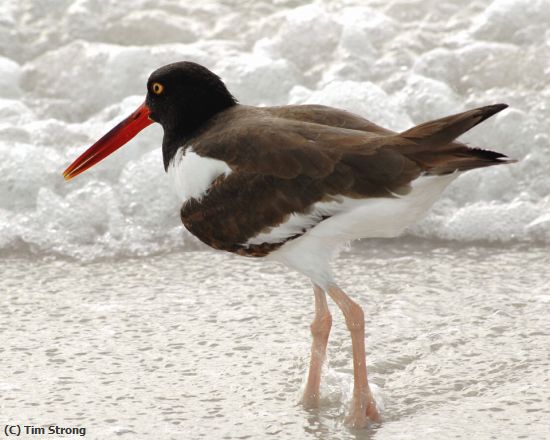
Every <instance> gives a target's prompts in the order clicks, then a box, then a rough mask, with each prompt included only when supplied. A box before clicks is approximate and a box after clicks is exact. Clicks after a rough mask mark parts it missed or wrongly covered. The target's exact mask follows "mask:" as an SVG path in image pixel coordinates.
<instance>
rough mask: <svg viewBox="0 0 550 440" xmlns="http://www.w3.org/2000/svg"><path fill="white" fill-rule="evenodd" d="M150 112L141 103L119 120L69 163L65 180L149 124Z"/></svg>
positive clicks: (101, 157)
mask: <svg viewBox="0 0 550 440" xmlns="http://www.w3.org/2000/svg"><path fill="white" fill-rule="evenodd" d="M150 113H151V111H150V110H149V107H147V105H146V104H145V103H143V104H141V105H140V106H139V107H138V108H137V110H136V111H135V112H134V113H132V114H131V115H130V116H128V117H127V118H126V119H124V120H123V121H122V122H120V123H119V124H118V125H117V126H116V127H114V128H113V129H112V130H111V131H109V133H107V134H106V135H105V136H103V137H102V138H101V139H100V140H98V141H97V142H96V143H95V144H93V145H92V146H91V147H90V148H88V149H87V150H86V151H85V152H84V153H82V155H80V157H78V159H76V160H75V161H74V162H73V163H72V164H71V165H69V167H68V168H67V169H66V170H65V171H64V172H63V177H64V178H65V180H70V179H72V178H73V177H75V176H78V175H79V174H80V173H83V172H84V171H86V170H87V169H88V168H91V167H92V166H94V165H95V164H96V163H98V162H100V161H102V160H103V159H105V158H106V157H107V156H108V155H109V154H111V153H113V152H114V151H116V150H118V149H119V148H120V147H122V146H123V145H124V144H125V143H126V142H128V141H129V140H130V139H132V138H133V137H134V136H135V135H136V134H138V133H139V132H140V131H141V130H143V129H144V128H145V127H147V126H148V125H151V124H152V123H153V122H154V121H152V120H151V119H149V114H150Z"/></svg>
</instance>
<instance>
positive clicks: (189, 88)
mask: <svg viewBox="0 0 550 440" xmlns="http://www.w3.org/2000/svg"><path fill="white" fill-rule="evenodd" d="M145 103H146V105H147V107H148V108H149V110H150V112H151V113H150V115H149V117H150V118H151V119H152V120H153V121H155V122H158V123H160V124H161V125H162V126H163V128H164V136H165V142H169V143H173V142H181V141H182V140H185V138H187V137H189V136H190V135H192V134H193V132H194V131H195V130H196V129H197V128H198V127H200V126H201V125H202V124H203V123H204V122H206V121H207V120H208V119H210V118H211V117H212V116H214V115H215V114H216V113H218V112H220V111H222V110H225V109H226V108H228V107H231V106H233V105H235V104H236V103H237V101H236V99H235V98H234V97H233V96H232V95H231V93H229V91H228V90H227V88H226V87H225V84H224V83H223V82H222V80H221V79H220V78H219V77H218V76H217V75H216V74H214V73H212V72H211V71H210V70H208V69H207V68H206V67H203V66H201V65H199V64H196V63H192V62H190V61H182V62H179V63H173V64H168V65H166V66H163V67H161V68H160V69H157V70H155V71H154V72H153V73H152V74H151V76H150V77H149V80H148V81H147V97H146V99H145ZM180 145H181V144H180Z"/></svg>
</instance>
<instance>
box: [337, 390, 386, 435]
mask: <svg viewBox="0 0 550 440" xmlns="http://www.w3.org/2000/svg"><path fill="white" fill-rule="evenodd" d="M345 422H346V425H347V426H349V427H350V428H355V429H362V428H366V427H367V426H368V425H369V423H377V422H380V411H378V408H377V406H376V402H375V401H374V398H373V397H372V394H371V393H370V392H369V393H368V396H361V397H354V399H353V402H352V404H351V411H350V413H349V414H348V416H347V417H346V421H345Z"/></svg>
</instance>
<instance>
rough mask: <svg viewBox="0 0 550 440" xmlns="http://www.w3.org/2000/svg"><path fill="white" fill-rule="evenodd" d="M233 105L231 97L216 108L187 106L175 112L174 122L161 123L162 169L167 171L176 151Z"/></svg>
mask: <svg viewBox="0 0 550 440" xmlns="http://www.w3.org/2000/svg"><path fill="white" fill-rule="evenodd" d="M235 105H237V102H236V101H235V100H234V99H233V97H231V99H228V100H226V101H225V102H220V103H218V104H217V105H216V106H209V107H208V108H201V107H200V106H188V107H186V108H184V109H181V111H179V112H177V113H176V114H177V118H175V119H174V120H168V121H163V124H162V126H163V129H164V138H163V140H162V159H163V162H164V169H165V170H167V169H168V165H169V164H170V162H171V161H172V159H173V158H174V156H175V155H176V153H177V151H178V149H179V148H180V147H181V146H183V145H185V144H187V143H188V142H189V140H190V139H191V138H193V137H195V136H197V134H198V133H200V130H201V129H202V128H203V127H204V126H205V125H206V124H207V123H208V121H210V120H211V119H212V118H213V117H214V116H216V115H217V114H219V113H221V112H223V111H224V110H227V109H228V108H230V107H233V106H235Z"/></svg>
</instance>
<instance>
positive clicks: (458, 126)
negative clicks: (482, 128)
mask: <svg viewBox="0 0 550 440" xmlns="http://www.w3.org/2000/svg"><path fill="white" fill-rule="evenodd" d="M506 107H508V105H506V104H495V105H488V106H485V107H480V108H476V109H473V110H468V111H466V112H463V113H458V114H456V115H452V116H447V117H445V118H441V119H436V120H433V121H429V122H425V123H423V124H420V125H417V126H415V127H413V128H410V129H409V130H406V131H404V132H402V133H400V134H399V136H400V137H402V138H405V139H407V140H408V141H412V143H413V145H414V147H413V146H412V145H411V147H412V148H410V152H407V153H405V154H406V155H407V156H408V157H409V158H410V159H412V160H414V161H415V162H417V163H419V164H420V165H422V168H424V169H425V170H426V171H427V172H428V173H430V174H446V173H451V172H454V171H457V170H458V171H467V170H471V169H474V168H481V167H486V166H491V165H499V164H506V163H513V162H516V161H515V160H513V159H509V158H508V157H506V156H505V155H504V154H501V153H497V152H494V151H489V150H483V149H480V148H469V147H467V146H466V145H464V144H460V143H457V142H453V141H454V140H455V139H456V138H457V137H458V136H460V135H461V134H463V133H465V132H466V131H468V130H470V129H471V128H473V127H475V126H476V125H477V124H479V123H481V122H483V121H484V120H485V119H487V118H489V117H491V116H493V115H494V114H495V113H498V112H500V111H501V110H504V109H505V108H506ZM409 145H410V144H409Z"/></svg>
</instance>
